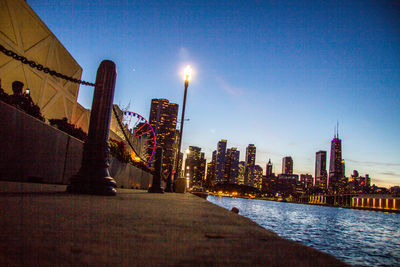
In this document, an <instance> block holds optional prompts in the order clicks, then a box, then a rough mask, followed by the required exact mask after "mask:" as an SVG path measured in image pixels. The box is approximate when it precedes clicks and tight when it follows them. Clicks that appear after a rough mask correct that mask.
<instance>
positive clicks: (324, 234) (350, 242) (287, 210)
mask: <svg viewBox="0 0 400 267" xmlns="http://www.w3.org/2000/svg"><path fill="white" fill-rule="evenodd" d="M207 200H208V201H210V202H212V203H214V204H217V205H219V206H221V207H224V208H226V209H229V210H230V209H232V207H237V208H238V209H239V214H241V215H243V216H246V217H248V218H250V219H251V220H253V221H255V222H256V223H258V224H259V225H261V226H263V227H264V228H266V229H268V230H271V231H273V232H275V233H277V234H278V235H280V236H282V237H285V238H287V239H291V240H294V241H298V242H300V243H303V244H305V245H307V246H310V247H314V248H316V249H318V250H321V251H324V252H326V253H329V254H331V255H333V256H335V257H336V258H338V259H340V260H342V261H344V262H346V263H348V264H351V265H354V266H400V214H391V213H383V212H371V211H363V210H355V209H344V208H335V207H324V206H313V205H302V204H293V203H283V202H274V201H265V200H256V199H242V198H229V197H217V196H208V198H207Z"/></svg>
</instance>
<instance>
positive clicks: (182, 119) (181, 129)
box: [174, 66, 192, 180]
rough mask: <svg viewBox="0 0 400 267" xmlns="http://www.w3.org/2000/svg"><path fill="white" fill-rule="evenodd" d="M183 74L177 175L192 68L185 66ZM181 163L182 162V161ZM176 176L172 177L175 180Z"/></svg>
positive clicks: (176, 160)
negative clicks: (183, 91) (183, 86)
mask: <svg viewBox="0 0 400 267" xmlns="http://www.w3.org/2000/svg"><path fill="white" fill-rule="evenodd" d="M184 75H185V93H184V96H183V107H182V118H181V128H180V134H179V142H178V151H177V152H176V159H175V175H176V176H178V175H179V174H178V173H177V172H178V164H179V154H180V152H181V146H182V136H183V122H184V121H185V107H186V95H187V89H188V87H189V81H190V78H191V77H192V68H191V67H190V66H187V67H186V68H185V71H184ZM182 161H183V158H182ZM182 165H183V162H182ZM175 178H176V177H174V180H175Z"/></svg>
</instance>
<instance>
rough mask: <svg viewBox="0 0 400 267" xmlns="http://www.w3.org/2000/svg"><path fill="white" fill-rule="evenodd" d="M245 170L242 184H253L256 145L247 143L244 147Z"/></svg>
mask: <svg viewBox="0 0 400 267" xmlns="http://www.w3.org/2000/svg"><path fill="white" fill-rule="evenodd" d="M245 160H246V171H245V175H244V184H245V185H249V186H254V181H253V180H254V171H255V169H254V166H255V164H256V147H255V146H254V144H249V145H248V146H247V148H246V158H245Z"/></svg>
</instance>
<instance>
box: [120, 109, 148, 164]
mask: <svg viewBox="0 0 400 267" xmlns="http://www.w3.org/2000/svg"><path fill="white" fill-rule="evenodd" d="M122 115H123V117H122V123H123V124H124V125H125V126H126V127H127V128H128V130H129V131H130V133H131V134H132V135H133V137H134V138H135V139H136V142H137V144H139V146H138V147H139V148H142V149H139V151H135V153H136V155H137V156H138V157H139V158H140V159H141V160H142V161H144V162H146V164H147V166H148V165H149V164H150V163H151V161H152V159H153V157H154V152H155V150H156V135H155V133H154V130H153V127H151V125H150V123H149V122H148V121H147V120H146V119H145V118H144V117H143V116H141V115H139V114H137V113H136V112H133V111H127V110H124V111H122Z"/></svg>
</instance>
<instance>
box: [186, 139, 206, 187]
mask: <svg viewBox="0 0 400 267" xmlns="http://www.w3.org/2000/svg"><path fill="white" fill-rule="evenodd" d="M205 168H206V159H205V158H204V153H202V152H201V148H200V147H196V146H189V153H188V154H187V157H186V161H185V177H186V178H189V185H190V187H192V186H202V185H203V181H204V175H205Z"/></svg>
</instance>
